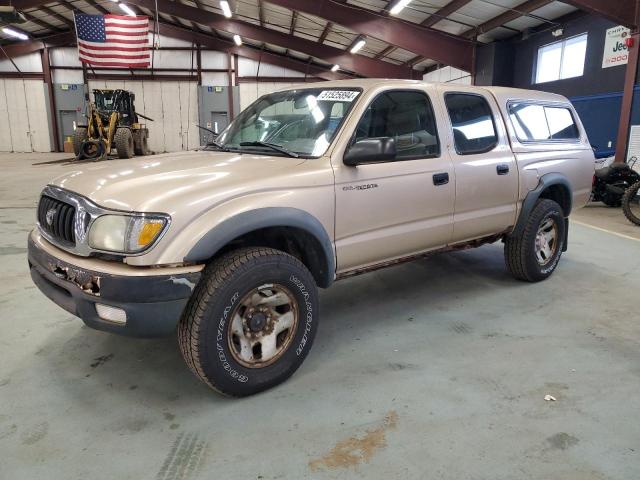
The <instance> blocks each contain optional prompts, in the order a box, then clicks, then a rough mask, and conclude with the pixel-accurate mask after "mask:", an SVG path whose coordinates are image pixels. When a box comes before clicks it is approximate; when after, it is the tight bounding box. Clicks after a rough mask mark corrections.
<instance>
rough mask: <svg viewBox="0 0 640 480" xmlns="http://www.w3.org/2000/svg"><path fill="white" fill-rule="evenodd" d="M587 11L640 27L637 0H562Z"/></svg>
mask: <svg viewBox="0 0 640 480" xmlns="http://www.w3.org/2000/svg"><path fill="white" fill-rule="evenodd" d="M562 1H563V2H564V3H568V4H569V5H573V6H574V7H577V8H579V9H580V10H584V11H585V12H588V13H591V14H594V15H598V16H600V17H605V18H607V19H609V20H611V21H613V22H616V23H618V24H620V25H625V26H626V27H629V28H632V29H637V28H639V27H640V6H639V5H638V2H637V1H635V0H562Z"/></svg>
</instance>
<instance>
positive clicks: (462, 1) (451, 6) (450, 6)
mask: <svg viewBox="0 0 640 480" xmlns="http://www.w3.org/2000/svg"><path fill="white" fill-rule="evenodd" d="M471 1H472V0H453V1H451V2H449V3H447V4H446V5H445V6H444V7H442V8H441V9H440V10H438V11H436V12H435V13H432V14H431V15H429V17H428V18H427V19H425V20H424V21H423V22H422V23H421V24H420V25H424V26H425V27H432V26H434V25H435V24H436V23H438V22H439V21H440V20H443V19H445V18H447V17H448V16H449V15H451V14H452V13H455V12H457V11H458V10H460V9H461V8H462V7H464V6H465V5H467V4H468V3H471Z"/></svg>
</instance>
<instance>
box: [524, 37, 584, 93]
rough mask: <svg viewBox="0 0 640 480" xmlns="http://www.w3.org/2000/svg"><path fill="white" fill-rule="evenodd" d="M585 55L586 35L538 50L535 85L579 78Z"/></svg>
mask: <svg viewBox="0 0 640 480" xmlns="http://www.w3.org/2000/svg"><path fill="white" fill-rule="evenodd" d="M586 53H587V34H586V33H585V34H584V35H578V36H577V37H572V38H568V39H566V40H562V41H560V42H555V43H551V44H549V45H545V46H544V47H540V48H539V49H538V60H537V64H536V79H535V82H536V83H545V82H554V81H556V80H563V79H565V78H574V77H581V76H582V74H583V73H584V60H585V56H586Z"/></svg>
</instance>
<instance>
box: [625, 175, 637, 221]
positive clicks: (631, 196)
mask: <svg viewBox="0 0 640 480" xmlns="http://www.w3.org/2000/svg"><path fill="white" fill-rule="evenodd" d="M634 202H637V203H640V182H636V183H635V184H633V185H631V187H629V188H628V189H627V191H626V192H624V196H623V197H622V211H623V212H624V216H625V217H627V219H628V220H629V221H630V222H631V223H635V224H636V225H640V216H639V215H640V205H636V206H635V207H634ZM632 207H634V208H632ZM634 212H635V213H634Z"/></svg>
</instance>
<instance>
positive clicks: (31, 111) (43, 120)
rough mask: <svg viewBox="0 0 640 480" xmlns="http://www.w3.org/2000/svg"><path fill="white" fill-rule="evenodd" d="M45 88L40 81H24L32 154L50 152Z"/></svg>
mask: <svg viewBox="0 0 640 480" xmlns="http://www.w3.org/2000/svg"><path fill="white" fill-rule="evenodd" d="M45 88H46V85H45V83H44V82H42V81H41V80H24V94H25V97H26V103H27V116H28V118H29V131H30V135H31V148H32V149H33V151H34V152H50V151H51V131H50V119H49V115H48V113H47V97H46V96H45V90H44V89H45Z"/></svg>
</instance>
